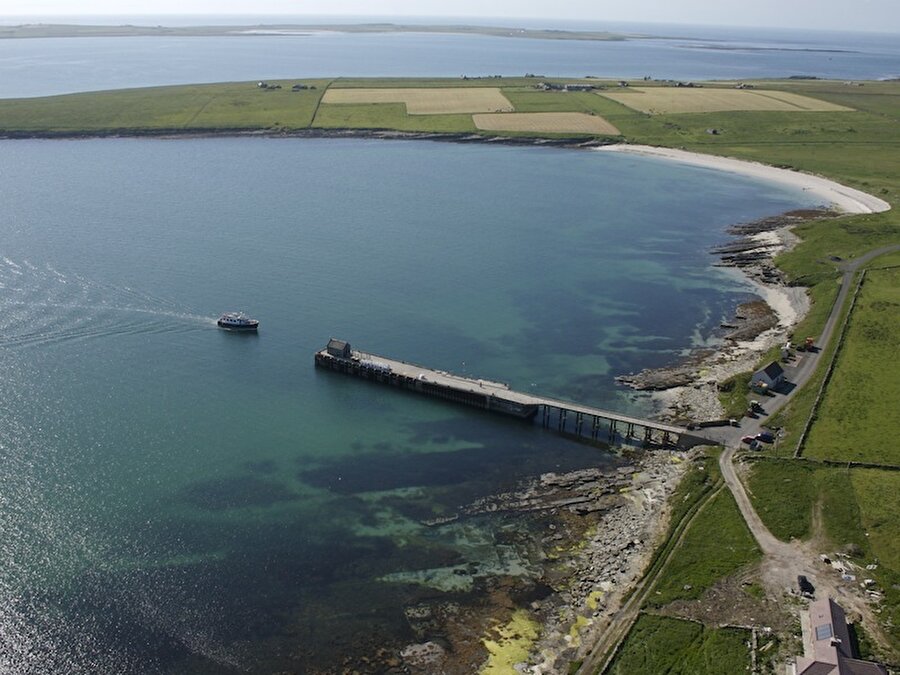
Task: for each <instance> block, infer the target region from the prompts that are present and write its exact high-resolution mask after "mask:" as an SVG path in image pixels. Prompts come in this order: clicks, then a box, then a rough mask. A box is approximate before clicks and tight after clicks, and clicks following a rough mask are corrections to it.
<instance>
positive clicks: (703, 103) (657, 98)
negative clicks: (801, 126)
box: [599, 87, 853, 115]
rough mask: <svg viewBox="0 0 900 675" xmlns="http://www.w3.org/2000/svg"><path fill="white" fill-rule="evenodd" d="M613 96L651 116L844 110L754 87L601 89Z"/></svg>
mask: <svg viewBox="0 0 900 675" xmlns="http://www.w3.org/2000/svg"><path fill="white" fill-rule="evenodd" d="M599 95H600V96H604V97H606V98H609V99H612V100H614V101H617V102H618V103H621V104H622V105H625V106H628V107H629V108H631V109H632V110H638V111H640V112H643V113H648V114H651V115H666V114H674V113H705V112H730V111H735V112H737V111H782V112H785V111H787V112H845V111H852V110H853V109H852V108H847V107H845V106H842V105H837V104H836V103H829V102H828V101H822V100H820V99H817V98H811V97H809V96H803V95H801V94H792V93H789V92H785V91H771V90H756V89H710V88H706V87H703V88H695V87H633V88H629V89H628V90H627V91H604V92H600V94H599Z"/></svg>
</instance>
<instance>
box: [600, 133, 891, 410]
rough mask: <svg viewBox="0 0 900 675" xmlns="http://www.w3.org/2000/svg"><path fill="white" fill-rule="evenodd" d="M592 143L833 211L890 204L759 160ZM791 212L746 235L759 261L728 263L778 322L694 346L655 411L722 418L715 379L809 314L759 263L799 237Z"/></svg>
mask: <svg viewBox="0 0 900 675" xmlns="http://www.w3.org/2000/svg"><path fill="white" fill-rule="evenodd" d="M596 149H597V150H600V151H603V152H624V153H632V154H637V155H642V156H645V157H656V158H659V159H663V160H668V161H674V162H680V163H682V164H690V165H692V166H698V167H702V168H707V169H712V170H716V171H727V172H729V173H735V174H740V175H743V176H747V177H750V178H755V179H759V180H767V181H772V182H776V183H779V184H781V185H784V186H788V187H793V188H799V189H801V190H803V191H805V192H809V193H811V194H813V195H816V196H818V197H820V198H821V199H822V200H823V202H824V203H826V204H827V207H828V208H829V209H833V210H834V213H832V215H842V214H866V213H880V212H882V211H887V210H889V209H890V208H891V206H890V204H888V203H887V202H885V201H884V200H882V199H879V198H878V197H875V196H873V195H870V194H868V193H865V192H862V191H861V190H856V189H854V188H850V187H847V186H846V185H841V184H840V183H837V182H835V181H832V180H829V179H827V178H823V177H821V176H815V175H812V174H806V173H801V172H799V171H792V170H789V169H781V168H778V167H774V166H769V165H766V164H762V163H760V162H751V161H745V160H740V159H734V158H731V157H721V156H717V155H704V154H701V153H696V152H688V151H686V150H678V149H674V148H660V147H654V146H648V145H627V144H615V145H605V146H602V147H598V148H596ZM819 215H820V216H826V217H827V215H828V212H827V211H821V212H819ZM790 216H791V214H790V213H789V214H783V215H782V216H780V217H779V216H776V217H774V218H772V219H766V220H771V221H772V223H773V224H774V226H773V227H762V228H760V229H759V231H756V232H753V233H751V234H750V235H749V236H748V237H747V240H748V241H752V242H754V243H757V244H758V248H747V249H745V250H744V253H753V254H756V255H758V256H760V258H759V263H760V264H759V265H751V266H742V265H729V267H731V268H732V269H733V270H734V273H735V274H738V275H740V276H741V277H742V278H743V279H744V280H745V281H747V282H749V283H750V284H751V285H752V286H753V290H754V292H755V293H756V294H757V295H758V296H760V297H761V298H762V300H763V301H764V302H765V304H766V305H768V307H769V308H771V310H772V311H773V312H774V314H775V316H776V317H777V324H776V325H775V326H774V327H771V328H768V329H766V330H763V331H762V332H760V333H759V334H758V335H756V336H755V337H753V338H751V339H727V338H726V339H724V340H723V341H722V344H720V345H718V346H716V347H714V348H713V349H711V350H706V351H704V352H702V353H699V352H698V353H696V354H695V357H694V358H693V359H688V364H686V365H683V366H682V369H683V370H684V371H691V373H692V375H691V377H690V380H691V381H690V382H689V383H687V384H683V383H678V384H676V383H674V382H673V383H672V385H671V386H662V387H660V388H659V389H658V390H655V391H653V392H652V396H651V398H652V399H653V401H654V403H655V404H656V407H657V415H659V416H660V417H662V418H664V419H676V420H683V419H684V418H685V417H687V418H690V419H692V420H695V421H701V420H711V419H720V418H721V417H722V416H723V414H724V410H723V408H722V405H721V403H720V402H719V397H718V388H717V384H718V383H719V382H722V381H723V380H726V379H728V378H729V377H732V376H734V375H737V374H739V373H743V372H747V371H750V370H752V369H753V368H755V367H756V365H757V363H758V361H759V359H760V358H761V357H762V355H763V354H765V353H766V352H767V351H768V350H769V349H771V348H772V347H774V346H775V345H779V344H783V343H784V342H785V340H786V339H787V337H788V335H789V334H790V333H791V331H792V330H793V328H794V326H795V325H796V324H797V323H798V322H799V321H800V320H801V319H803V318H804V317H805V316H806V314H807V312H808V311H809V308H810V301H809V297H808V296H807V295H806V289H804V288H802V287H795V286H788V285H787V284H785V283H784V281H783V280H782V279H781V278H780V277H779V276H777V275H771V274H768V273H765V272H764V271H763V270H761V267H763V266H765V267H769V268H770V269H773V268H774V265H773V263H772V260H773V258H774V257H775V256H777V255H778V254H780V253H782V252H783V251H788V250H790V249H792V248H793V247H794V246H795V245H796V244H797V243H799V238H798V237H797V236H796V235H794V234H793V233H792V231H791V228H792V227H793V225H794V224H797V223H799V222H802V221H803V220H806V219H808V216H807V217H799V218H797V219H796V221H795V222H793V223H791V222H789V221H790ZM779 221H787V222H779ZM776 271H777V270H776ZM761 272H763V273H761Z"/></svg>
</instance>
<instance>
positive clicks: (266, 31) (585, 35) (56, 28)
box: [0, 23, 656, 42]
mask: <svg viewBox="0 0 900 675" xmlns="http://www.w3.org/2000/svg"><path fill="white" fill-rule="evenodd" d="M324 31H328V32H337V33H455V34H460V33H463V34H471V35H488V36H493V37H511V38H528V39H532V40H593V41H605V42H610V41H623V40H633V39H647V38H650V37H656V36H651V35H640V34H630V33H610V32H607V31H570V30H550V29H533V28H506V27H501V26H467V25H458V26H454V25H418V24H396V23H360V24H259V25H250V26H179V27H173V26H132V25H125V26H89V25H75V24H44V23H30V24H22V25H20V26H2V27H0V39H14V38H56V37H58V38H62V37H136V36H137V37H139V36H154V35H155V36H178V37H216V36H247V35H254V36H260V35H295V36H302V35H304V34H306V33H316V32H324Z"/></svg>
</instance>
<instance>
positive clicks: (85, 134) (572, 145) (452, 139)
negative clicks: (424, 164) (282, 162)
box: [0, 127, 613, 149]
mask: <svg viewBox="0 0 900 675" xmlns="http://www.w3.org/2000/svg"><path fill="white" fill-rule="evenodd" d="M234 137H251V138H362V139H380V140H410V141H443V142H446V143H487V144H490V145H517V146H546V147H554V148H569V149H594V148H600V147H603V146H607V145H611V144H612V143H613V141H610V140H608V139H602V138H600V139H598V138H597V137H595V136H576V137H571V136H570V137H567V138H542V137H538V136H489V135H485V134H479V133H474V132H460V133H449V132H430V131H396V130H392V129H340V128H335V129H324V128H315V129H280V128H271V129H242V128H239V127H235V128H210V129H198V128H191V129H179V128H171V129H166V128H159V129H127V128H123V129H98V130H88V129H84V130H80V131H2V132H0V140H33V139H38V140H88V139H94V138H159V139H163V140H177V139H185V138H234Z"/></svg>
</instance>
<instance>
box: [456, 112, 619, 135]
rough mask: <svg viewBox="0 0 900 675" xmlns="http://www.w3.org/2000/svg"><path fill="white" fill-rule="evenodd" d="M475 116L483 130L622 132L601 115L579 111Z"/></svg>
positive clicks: (581, 132) (477, 124) (575, 132)
mask: <svg viewBox="0 0 900 675" xmlns="http://www.w3.org/2000/svg"><path fill="white" fill-rule="evenodd" d="M472 120H473V121H474V122H475V126H476V127H478V128H479V129H481V130H482V131H522V132H533V133H549V134H592V135H593V134H603V135H609V136H618V135H619V130H618V129H616V128H615V127H614V126H613V125H612V124H610V123H609V122H607V121H606V120H605V119H603V118H602V117H599V116H597V115H588V114H587V113H579V112H546V113H481V114H478V115H472Z"/></svg>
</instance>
